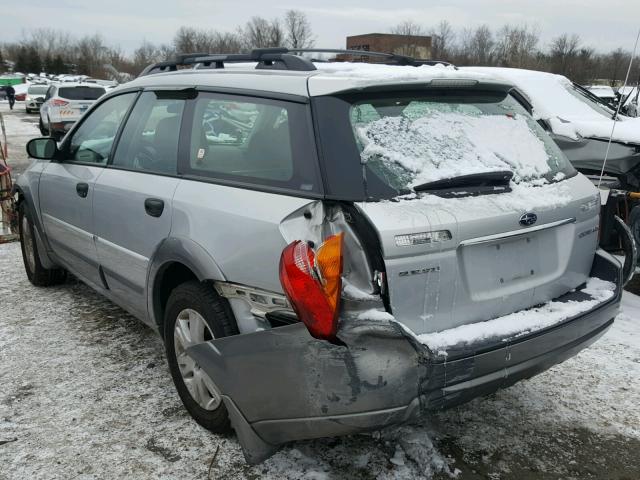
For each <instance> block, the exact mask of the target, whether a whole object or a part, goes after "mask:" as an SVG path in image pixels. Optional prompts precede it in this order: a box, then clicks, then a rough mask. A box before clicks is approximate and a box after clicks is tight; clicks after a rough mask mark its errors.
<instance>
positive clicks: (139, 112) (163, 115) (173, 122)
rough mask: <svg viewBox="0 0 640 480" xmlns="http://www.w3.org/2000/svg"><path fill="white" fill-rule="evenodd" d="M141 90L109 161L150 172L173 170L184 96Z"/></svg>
mask: <svg viewBox="0 0 640 480" xmlns="http://www.w3.org/2000/svg"><path fill="white" fill-rule="evenodd" d="M158 95H160V96H161V97H162V96H163V95H162V92H157V93H156V92H144V93H143V94H142V95H141V96H140V99H139V100H138V102H137V103H136V105H135V107H134V108H133V111H132V112H131V115H130V116H129V119H128V120H127V124H126V127H125V129H124V130H123V132H122V137H121V138H120V141H119V142H118V148H117V149H116V153H115V156H114V158H113V162H112V164H113V165H114V166H117V167H121V168H127V169H132V170H140V171H145V172H150V173H164V174H176V173H177V164H178V139H179V136H180V125H181V123H182V112H183V110H184V105H185V100H183V99H168V98H158Z"/></svg>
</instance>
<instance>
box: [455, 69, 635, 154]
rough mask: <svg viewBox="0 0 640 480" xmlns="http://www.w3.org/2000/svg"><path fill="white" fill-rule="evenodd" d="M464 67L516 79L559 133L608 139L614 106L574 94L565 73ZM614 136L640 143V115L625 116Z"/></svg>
mask: <svg viewBox="0 0 640 480" xmlns="http://www.w3.org/2000/svg"><path fill="white" fill-rule="evenodd" d="M462 70H463V71H469V72H474V73H483V74H487V75H492V76H493V77H494V78H499V79H503V80H506V81H508V82H510V83H513V84H514V85H515V86H517V87H518V88H519V89H520V90H522V91H523V92H524V93H525V94H526V95H527V96H528V97H529V100H530V101H531V104H532V105H533V110H534V115H535V117H536V118H541V119H544V120H547V121H548V122H549V124H550V126H551V129H552V130H553V132H554V133H555V134H557V135H563V136H565V137H569V138H573V139H574V140H577V139H578V138H580V137H584V138H603V139H608V138H609V135H610V134H611V129H612V127H613V120H612V119H611V116H612V115H613V111H612V110H608V109H607V108H606V107H605V106H604V105H602V106H599V104H596V103H595V101H594V102H593V103H590V101H589V100H587V99H586V98H585V99H582V98H581V97H580V94H575V95H574V94H572V93H571V92H570V90H571V89H573V88H574V87H573V84H572V82H571V81H570V80H569V79H568V78H566V77H563V76H562V75H554V74H552V73H546V72H537V71H532V70H520V69H516V68H492V67H469V68H463V69H462ZM613 139H614V140H616V141H619V142H628V143H640V118H629V117H624V116H621V118H620V121H618V122H617V124H616V128H615V132H614V135H613Z"/></svg>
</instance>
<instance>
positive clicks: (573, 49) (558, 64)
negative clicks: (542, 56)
mask: <svg viewBox="0 0 640 480" xmlns="http://www.w3.org/2000/svg"><path fill="white" fill-rule="evenodd" d="M579 47H580V37H579V36H578V35H576V34H573V35H568V34H566V33H564V34H562V35H560V36H559V37H556V38H554V39H553V40H552V41H551V48H550V49H549V57H550V61H551V71H552V72H553V73H559V74H562V75H568V74H570V73H571V70H572V68H573V64H574V62H575V60H576V58H577V56H578V51H579V49H580V48H579Z"/></svg>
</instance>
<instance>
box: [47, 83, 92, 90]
mask: <svg viewBox="0 0 640 480" xmlns="http://www.w3.org/2000/svg"><path fill="white" fill-rule="evenodd" d="M55 85H56V86H58V87H60V88H73V87H89V88H101V89H103V90H104V85H98V84H96V83H83V82H63V83H56V84H55Z"/></svg>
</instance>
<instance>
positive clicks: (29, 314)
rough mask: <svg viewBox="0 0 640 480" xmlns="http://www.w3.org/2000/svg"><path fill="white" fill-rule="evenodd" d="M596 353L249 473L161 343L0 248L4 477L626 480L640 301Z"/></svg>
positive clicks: (639, 378)
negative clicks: (210, 425) (195, 411)
mask: <svg viewBox="0 0 640 480" xmlns="http://www.w3.org/2000/svg"><path fill="white" fill-rule="evenodd" d="M624 312H625V313H624V314H623V315H621V316H620V317H619V318H618V320H617V322H616V323H615V325H614V327H613V328H612V329H611V330H610V331H609V332H608V333H607V335H606V336H605V337H604V338H603V339H601V340H600V341H599V342H598V343H596V344H595V345H594V346H592V347H591V348H590V349H588V350H586V351H583V352H582V353H581V354H580V355H578V356H577V357H575V358H573V359H571V360H569V361H567V362H565V363H564V364H562V365H559V366H557V367H555V368H553V369H552V370H550V371H549V372H546V373H544V374H542V375H539V376H538V377H536V378H534V379H532V380H529V381H524V382H521V383H519V384H517V385H516V386H514V387H512V388H509V389H507V390H503V391H501V392H499V393H497V394H495V395H492V396H491V397H489V398H485V399H478V400H475V401H473V402H471V403H469V404H467V405H464V406H462V407H458V408H456V409H452V410H449V411H446V412H443V413H440V414H438V415H434V416H433V417H432V418H429V419H428V420H427V421H425V423H424V424H422V425H415V426H407V427H403V428H400V429H394V430H390V431H386V432H382V433H379V434H375V435H360V436H354V437H347V438H339V439H327V440H318V441H310V442H298V443H295V444H293V445H291V446H289V447H287V448H284V449H283V450H282V451H281V452H279V453H278V454H277V455H276V456H274V457H273V458H271V459H269V460H267V461H266V462H265V463H264V464H262V465H259V466H255V467H249V466H247V465H245V463H244V460H243V457H242V454H241V452H240V449H239V446H238V444H237V442H236V440H235V438H234V437H233V436H232V437H222V436H217V435H212V434H210V433H208V432H206V431H205V430H203V429H201V428H200V427H198V426H197V425H196V424H195V423H194V422H193V421H191V420H190V418H189V417H188V415H187V414H186V413H185V411H184V410H183V408H182V406H181V404H180V401H179V399H178V397H177V395H176V393H175V392H174V389H173V385H172V383H171V380H170V377H169V373H168V370H167V366H166V362H165V360H164V355H163V348H162V344H161V342H160V340H159V339H158V338H156V336H155V335H154V334H153V333H152V332H151V331H150V330H149V329H148V328H146V327H144V326H143V325H142V324H140V323H138V322H137V321H136V320H134V319H133V318H131V317H130V316H129V315H127V314H126V313H125V312H123V311H122V310H120V309H119V308H118V307H116V306H114V305H113V304H111V303H110V302H108V301H106V300H104V299H102V298H100V297H99V296H98V295H97V294H95V293H93V292H92V291H91V290H90V289H89V288H88V287H86V286H85V285H83V284H82V283H79V282H76V281H73V280H71V281H68V282H67V283H66V284H65V285H62V286H60V287H55V288H50V289H38V288H35V287H32V286H31V285H30V284H29V282H28V281H27V279H26V277H25V275H24V273H23V269H22V260H21V258H20V249H19V245H18V244H17V243H13V244H7V245H0V479H2V480H4V479H26V478H30V479H31V478H34V479H39V478H42V479H54V478H60V479H68V478H80V479H91V478H114V479H115V478H123V477H125V476H126V477H131V478H200V479H205V478H212V479H223V478H248V479H254V478H258V477H265V478H273V479H281V478H295V479H302V478H304V479H324V478H340V479H341V478H357V479H373V478H378V479H400V478H402V479H404V478H430V477H435V478H450V476H449V475H448V474H447V472H454V471H455V469H458V470H459V472H460V473H459V474H458V478H463V479H467V478H469V479H492V480H493V479H518V480H526V479H538V478H549V479H557V478H563V479H564V478H576V479H578V478H617V479H636V478H638V477H639V472H640V455H638V452H640V298H638V297H636V296H634V295H631V294H626V293H625V297H624Z"/></svg>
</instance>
